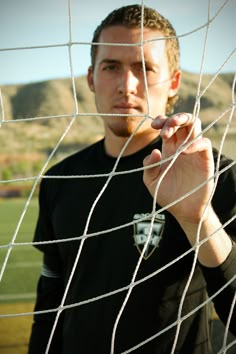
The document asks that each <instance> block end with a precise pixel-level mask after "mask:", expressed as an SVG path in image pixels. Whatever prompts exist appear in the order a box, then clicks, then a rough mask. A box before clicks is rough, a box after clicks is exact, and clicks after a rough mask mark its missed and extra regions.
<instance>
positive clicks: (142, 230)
mask: <svg viewBox="0 0 236 354" xmlns="http://www.w3.org/2000/svg"><path fill="white" fill-rule="evenodd" d="M133 220H134V221H135V223H134V242H135V246H136V247H137V249H138V251H139V252H140V254H141V253H142V251H143V248H144V246H145V245H146V242H147V241H148V245H147V246H146V251H145V253H144V259H145V260H146V259H148V258H149V257H150V256H151V255H152V253H153V252H154V251H155V249H156V248H157V247H158V245H159V242H160V240H161V237H162V234H163V230H164V225H165V215H164V214H157V215H156V216H155V220H154V223H153V224H152V223H151V217H150V215H149V217H148V215H146V214H135V215H134V217H133ZM139 220H140V221H139ZM150 229H151V230H150ZM150 233H151V234H150ZM148 238H149V240H148Z"/></svg>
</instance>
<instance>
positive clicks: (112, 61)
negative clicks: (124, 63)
mask: <svg viewBox="0 0 236 354" xmlns="http://www.w3.org/2000/svg"><path fill="white" fill-rule="evenodd" d="M115 63H118V64H119V63H121V61H120V60H117V59H108V58H105V59H102V60H101V61H100V63H99V64H115Z"/></svg>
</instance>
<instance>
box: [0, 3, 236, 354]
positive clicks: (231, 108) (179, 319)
mask: <svg viewBox="0 0 236 354" xmlns="http://www.w3.org/2000/svg"><path fill="white" fill-rule="evenodd" d="M228 2H229V0H226V1H225V2H223V4H222V6H221V7H220V8H219V10H218V11H217V13H215V15H214V16H211V1H209V2H208V5H209V7H208V21H207V23H204V24H203V25H202V26H200V27H198V28H196V29H194V30H193V31H191V32H188V33H184V34H182V35H181V36H182V37H183V36H190V35H191V34H192V33H194V32H197V31H199V30H202V29H204V31H205V41H204V48H203V53H202V66H201V70H200V74H199V81H198V90H197V94H196V98H195V105H194V109H193V115H194V117H197V116H199V115H200V109H201V99H202V97H203V96H204V95H205V93H206V92H207V90H208V89H209V88H210V86H211V85H212V84H213V82H214V81H215V79H216V78H217V77H218V75H219V74H220V73H221V71H222V69H223V68H224V66H225V64H226V63H227V62H228V61H230V60H231V59H232V57H233V56H234V55H235V52H236V48H233V49H232V51H231V53H230V54H229V55H228V56H227V57H226V58H225V61H224V62H223V63H222V65H221V66H220V67H219V69H218V71H217V72H216V73H215V75H214V76H213V78H212V79H211V80H210V82H209V83H208V85H207V86H206V87H204V88H202V75H203V72H202V69H203V64H204V59H205V53H206V50H207V44H208V32H209V28H210V26H211V24H212V23H213V22H214V21H215V20H216V19H217V17H218V16H220V14H221V12H222V11H223V8H224V7H225V6H227V3H228ZM141 5H142V6H144V5H145V4H144V2H143V1H142V2H141ZM68 23H69V26H68V27H69V28H68V42H66V43H58V44H54V45H47V46H30V47H14V48H2V49H0V51H21V50H34V49H39V48H45V49H46V48H52V47H67V49H68V61H69V66H70V73H71V85H72V90H73V98H74V112H73V114H72V115H65V114H62V115H52V116H41V117H30V118H24V119H17V120H8V118H7V116H6V115H5V110H4V100H3V96H2V92H1V91H0V109H1V121H0V127H1V129H4V126H6V125H8V124H21V123H22V122H26V121H28V122H35V121H37V120H50V119H60V118H64V117H67V118H70V121H69V124H68V125H67V127H66V129H65V130H64V131H63V134H62V135H61V137H60V138H59V139H58V141H57V143H56V145H55V146H54V148H53V150H52V152H51V153H50V155H49V156H48V158H47V160H46V162H45V163H44V165H43V167H42V168H41V170H40V172H39V174H38V175H36V176H29V177H27V178H19V179H8V180H1V181H0V183H1V184H6V183H8V184H9V183H15V182H20V181H33V187H32V189H31V192H30V194H29V196H28V198H27V200H26V203H25V206H24V209H23V211H22V213H21V215H20V217H19V220H18V222H17V225H16V228H15V231H14V233H13V235H12V238H11V240H10V242H9V243H7V244H3V245H1V246H0V248H1V249H6V254H5V258H4V260H3V263H2V265H1V270H0V281H1V280H2V278H3V275H4V273H5V270H6V268H7V267H8V262H9V257H10V255H11V252H12V250H13V249H14V248H16V247H23V246H27V247H31V246H32V245H36V244H38V245H39V244H42V243H44V244H53V243H59V242H60V243H66V242H73V241H75V240H80V246H79V249H78V252H77V256H76V259H75V262H74V265H73V268H72V271H71V274H70V277H69V280H68V283H67V285H66V287H65V292H64V295H63V298H62V301H61V304H60V306H59V307H58V308H54V309H49V310H45V311H38V312H37V314H44V313H49V312H55V313H56V318H55V322H54V326H53V328H52V332H51V335H50V339H49V342H48V346H47V349H46V353H48V352H49V349H50V345H51V341H52V338H53V335H54V332H55V329H56V326H57V323H58V320H59V317H60V315H61V313H62V312H63V311H65V310H66V309H69V308H72V307H77V306H83V305H85V304H89V303H92V302H95V301H99V300H101V299H103V298H107V297H110V296H112V295H114V294H116V293H119V292H126V296H125V299H124V301H123V304H122V306H121V308H120V311H119V313H118V316H117V318H116V321H115V323H114V327H113V333H112V338H111V351H110V352H111V354H113V353H114V352H115V341H116V331H117V327H118V325H119V321H120V319H121V317H122V314H123V311H124V309H125V306H126V304H127V302H128V300H129V297H130V295H131V293H132V290H133V288H134V287H135V286H138V285H139V284H140V283H143V282H145V281H147V280H148V279H150V278H152V277H154V276H156V275H157V274H158V273H160V272H162V271H164V270H165V269H167V268H168V267H170V266H171V265H173V264H174V263H175V262H178V261H179V260H180V259H182V258H183V257H185V256H186V255H187V254H188V253H191V252H194V259H193V263H192V268H191V271H190V274H189V278H188V281H187V284H186V286H185V289H184V292H183V294H182V297H181V301H180V304H179V309H178V316H177V318H176V321H174V322H173V323H172V324H171V325H169V326H168V327H166V328H165V329H163V330H162V331H160V332H158V333H156V334H155V335H154V336H151V337H150V338H147V339H146V340H145V341H143V342H140V343H138V344H137V345H136V346H135V347H133V348H130V349H128V350H127V351H125V353H131V352H132V351H133V350H135V349H137V348H139V347H141V346H142V345H144V344H145V343H147V342H149V341H151V340H153V339H154V338H156V337H158V336H160V335H161V334H163V333H164V332H166V331H168V330H169V329H170V328H172V327H176V332H175V340H174V343H173V347H172V351H171V353H174V352H175V348H176V344H177V340H178V335H179V331H180V328H181V324H182V322H183V321H184V320H185V319H186V318H188V317H189V316H191V315H192V314H193V313H194V312H196V311H198V310H199V309H200V308H201V307H203V306H205V305H206V304H207V303H208V302H210V301H212V300H213V298H214V297H215V296H217V295H218V294H219V293H220V292H221V291H223V290H224V288H225V287H227V286H228V285H229V284H230V283H231V282H233V281H234V280H235V278H236V275H235V276H234V277H233V278H232V279H231V280H230V281H229V282H228V283H227V284H226V285H225V286H224V287H223V288H221V289H219V291H218V292H217V293H215V294H214V295H213V296H211V297H209V298H208V299H207V300H206V301H205V302H203V303H202V304H201V305H199V306H198V307H196V308H195V309H194V311H191V312H189V313H188V314H187V315H183V314H182V309H183V304H184V301H185V296H186V293H187V290H188V287H189V284H190V282H191V279H192V276H193V273H194V270H195V266H196V262H197V257H198V251H199V247H200V246H201V245H202V243H204V242H207V240H208V239H209V238H210V237H212V236H213V235H214V234H215V233H217V232H218V230H215V232H214V233H213V234H212V235H209V236H208V238H206V239H205V240H204V241H199V233H200V229H201V222H200V223H199V228H198V234H197V235H196V243H195V245H194V246H193V247H192V248H191V249H189V250H188V251H187V252H186V253H184V254H182V255H181V256H180V257H179V258H177V259H175V260H174V261H172V262H170V263H168V264H166V265H165V266H164V267H162V268H160V269H157V270H156V271H155V272H153V273H151V274H149V275H148V276H146V277H144V278H142V279H138V280H137V273H138V271H139V268H140V264H141V262H142V260H143V258H144V255H145V251H146V248H147V246H148V243H149V240H150V237H151V234H152V227H153V223H154V219H155V216H156V215H157V214H160V213H161V212H163V211H164V210H166V209H167V208H169V207H170V206H171V205H172V204H174V203H178V202H179V201H180V200H181V199H183V198H186V197H187V196H189V195H191V193H194V192H195V191H196V190H197V189H198V188H201V187H202V185H199V186H198V187H197V188H196V189H195V190H192V191H191V192H190V193H188V194H187V195H184V196H182V197H181V199H179V200H176V201H175V202H174V203H172V204H171V205H167V206H166V207H165V208H162V209H159V210H156V204H155V202H154V203H153V209H152V211H151V213H150V215H149V216H148V217H149V218H150V217H151V227H150V230H149V235H148V237H147V240H146V242H145V245H144V248H143V250H142V252H141V254H140V257H139V260H138V262H137V264H136V267H135V270H134V272H133V276H132V279H131V281H130V284H128V285H127V286H125V287H123V288H119V289H116V290H114V291H111V292H109V293H105V294H103V295H100V296H96V297H94V298H90V299H87V300H84V301H81V302H78V303H73V304H69V305H65V300H66V297H67V294H68V291H69V289H70V285H71V282H72V279H73V277H74V275H75V271H76V270H78V269H79V261H80V257H81V254H82V252H83V247H84V244H85V242H86V240H87V239H89V238H92V237H98V236H99V237H102V236H103V235H105V234H106V233H109V232H112V231H116V230H117V229H122V228H125V227H127V226H131V225H135V223H137V221H130V222H129V223H127V224H123V225H119V226H118V227H114V228H112V229H106V230H102V231H100V232H99V233H89V231H88V229H89V225H90V220H91V217H92V215H93V212H94V210H95V208H96V206H97V203H98V201H99V200H100V198H101V196H102V195H103V193H104V191H105V190H106V188H107V186H108V185H109V183H110V181H111V180H112V178H114V176H117V175H120V174H125V173H135V172H137V171H138V170H140V169H135V170H129V171H122V172H117V167H118V165H119V161H120V159H121V157H122V156H123V153H124V151H125V149H126V147H127V145H128V144H129V142H130V141H131V139H132V138H133V135H134V134H135V132H136V131H137V130H138V129H139V128H140V126H141V125H142V124H143V123H144V122H145V121H146V120H147V119H152V118H153V117H150V115H149V98H148V89H147V83H146V94H147V106H148V113H147V114H146V115H144V116H143V120H142V122H141V123H140V124H139V126H138V127H137V129H136V131H135V132H134V133H133V134H132V136H131V137H130V138H129V140H128V141H127V143H126V145H125V146H124V147H123V148H122V150H121V152H120V154H119V156H118V158H117V159H116V163H115V165H114V167H113V169H112V171H111V172H110V173H108V174H97V175H76V176H75V175H72V176H50V177H49V176H44V173H45V171H46V170H47V168H48V166H49V163H50V161H51V160H52V158H53V156H54V155H55V153H56V152H57V150H58V148H59V146H60V145H61V144H62V142H63V140H64V138H65V137H66V136H67V134H68V132H69V131H70V129H71V128H72V126H73V124H74V122H75V120H76V119H78V118H80V117H84V116H87V115H89V116H97V115H98V114H97V113H91V112H88V113H81V112H80V107H79V106H78V99H77V94H76V83H75V76H74V70H73V59H72V47H73V46H79V45H82V44H86V45H91V43H87V42H86V43H85V42H73V41H72V16H71V4H70V1H68ZM181 36H179V37H181ZM143 44H144V42H143V38H141V41H140V43H138V45H140V47H141V49H142V46H143ZM103 45H111V44H108V43H103ZM118 45H120V46H124V45H127V44H124V43H120V44H118ZM142 60H143V62H144V58H143V52H142ZM235 86H236V77H235V78H234V81H233V85H232V97H231V104H230V105H229V106H228V107H227V109H225V110H224V111H223V112H221V114H219V115H218V116H217V117H215V118H214V119H213V120H212V121H211V122H210V123H209V124H208V125H207V126H206V127H205V128H204V129H203V134H204V133H206V132H208V131H209V130H210V129H211V128H212V127H214V125H215V124H216V123H217V122H218V121H219V120H220V119H222V117H225V116H227V122H226V124H225V129H224V133H223V135H222V138H221V143H220V147H219V152H220V153H221V152H222V150H223V146H224V142H225V140H226V138H227V134H228V131H229V129H230V126H231V122H232V119H233V114H234V111H235ZM102 115H108V114H99V116H102ZM111 116H112V115H111ZM197 138H198V137H196V139H197ZM187 146H188V144H182V145H181V146H180V148H179V149H178V150H177V151H176V153H175V155H173V156H172V157H171V163H170V164H169V167H168V169H169V168H171V166H172V165H173V164H174V163H175V161H176V159H177V157H178V156H179V154H181V152H182V151H183V150H184V149H186V147H187ZM163 162H165V161H163ZM234 164H235V162H232V163H231V164H230V165H229V166H227V167H225V168H224V169H222V170H219V160H218V161H217V166H216V170H215V175H214V176H213V177H212V178H214V183H215V187H216V185H217V182H218V178H219V176H220V175H221V174H222V173H224V172H225V171H226V170H227V169H229V168H230V167H232V165H234ZM167 172H168V170H167V171H166V173H167ZM99 177H107V179H106V182H105V184H104V185H103V188H102V189H101V191H100V192H99V194H98V195H97V197H96V199H95V200H94V203H93V205H92V207H91V209H90V212H89V215H88V217H87V222H86V225H85V228H84V232H83V234H82V235H77V236H70V235H67V236H66V237H65V238H64V239H61V240H56V241H55V240H52V241H47V242H35V243H34V242H17V236H18V234H19V230H20V227H21V225H22V222H23V220H24V218H25V215H26V212H27V210H28V208H29V206H30V203H31V201H32V198H33V195H34V193H35V190H36V188H37V187H38V185H39V183H40V181H41V180H42V179H43V178H66V179H69V178H70V179H79V178H99ZM163 178H164V175H163V177H162V179H163ZM207 182H208V181H205V182H204V183H207ZM161 183H162V180H161V181H160V182H159V184H158V185H157V187H156V191H155V193H156V194H157V193H158V189H159V187H160V184H161ZM154 199H155V198H154ZM210 202H211V200H209V203H208V205H209V204H210ZM203 217H204V215H203V216H202V219H203ZM146 218H147V216H145V217H143V218H141V219H139V222H140V221H142V220H145V219H146ZM235 218H236V215H234V216H233V217H232V218H231V219H230V220H228V221H227V222H226V223H225V224H224V225H223V228H224V227H226V226H227V225H228V224H229V223H230V222H232V221H233V220H234V219H235ZM235 302H236V294H235V297H234V300H233V302H232V306H231V310H230V313H229V316H228V321H227V324H226V327H225V332H224V342H223V345H222V348H221V351H220V352H221V353H226V352H227V350H228V349H230V348H231V347H232V346H233V345H234V344H235V343H236V340H232V341H231V342H230V343H228V342H227V338H228V331H229V324H230V319H231V316H232V313H233V309H234V306H235ZM144 306H145V304H144ZM33 314H35V313H34V312H25V313H14V314H12V313H11V314H3V315H2V314H0V318H10V317H19V316H31V315H33Z"/></svg>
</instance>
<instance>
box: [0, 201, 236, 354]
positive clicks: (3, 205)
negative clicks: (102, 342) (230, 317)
mask: <svg viewBox="0 0 236 354" xmlns="http://www.w3.org/2000/svg"><path fill="white" fill-rule="evenodd" d="M25 202H26V200H23V199H12V200H11V199H8V200H0V225H1V226H0V266H1V268H2V264H3V263H4V260H5V259H6V256H7V252H8V250H9V249H11V251H10V255H9V258H8V259H7V265H6V268H5V270H4V272H3V277H2V280H1V282H0V316H1V317H0V354H27V348H28V341H29V336H30V330H31V325H32V320H33V316H32V315H27V313H31V312H32V311H33V306H34V301H35V292H36V286H37V280H38V276H39V273H40V268H41V254H40V252H38V251H37V250H35V249H34V247H33V246H32V245H24V246H20V245H18V246H13V247H12V248H11V247H10V248H9V247H6V246H8V245H10V244H11V241H12V238H13V235H14V234H15V230H16V228H17V224H18V222H19V219H20V216H21V214H22V212H23V210H24V206H25ZM37 212H38V208H37V200H35V199H34V200H32V202H31V203H30V206H29V208H28V209H27V212H26V214H25V217H24V218H23V221H22V224H21V226H20V228H19V232H18V233H17V236H16V239H15V243H22V242H31V241H32V237H33V232H34V228H35V223H36V219H37ZM6 314H15V315H14V316H11V317H4V315H6ZM17 314H24V315H21V316H18V315H17ZM214 322H215V326H214V331H213V343H214V351H213V352H214V353H218V351H219V348H221V345H222V340H223V339H222V338H223V337H222V336H223V333H224V328H223V327H222V325H221V324H220V321H217V317H216V321H214ZM231 340H233V339H231ZM234 348H235V347H234ZM234 348H232V350H231V349H230V350H229V351H228V352H229V354H231V353H232V354H233V353H235V351H234V350H235V349H234ZM228 352H227V353H228Z"/></svg>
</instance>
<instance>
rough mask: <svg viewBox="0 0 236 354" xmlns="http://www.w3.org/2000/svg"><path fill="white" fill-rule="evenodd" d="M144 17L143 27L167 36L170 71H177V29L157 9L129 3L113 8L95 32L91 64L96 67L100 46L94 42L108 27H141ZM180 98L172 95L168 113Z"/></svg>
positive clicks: (178, 59) (167, 109)
mask: <svg viewBox="0 0 236 354" xmlns="http://www.w3.org/2000/svg"><path fill="white" fill-rule="evenodd" d="M142 19H143V27H145V28H151V29H155V30H158V31H160V32H161V33H162V34H163V36H164V37H167V38H166V54H167V59H168V65H169V72H170V75H171V76H172V75H173V74H174V72H175V71H177V70H179V66H180V50H179V41H178V38H177V36H176V32H175V29H174V28H173V26H172V25H171V23H170V22H169V20H167V19H166V18H165V17H164V16H162V15H161V14H160V13H158V12H157V11H156V10H154V9H152V8H149V7H146V6H143V7H142V6H141V5H137V4H135V5H128V6H123V7H120V8H118V9H115V10H113V11H112V12H111V13H110V14H108V16H107V17H106V18H105V19H104V20H103V21H102V22H101V23H100V25H98V27H97V28H96V30H95V31H94V34H93V39H92V46H91V65H92V68H94V65H95V60H96V54H97V49H98V46H97V45H96V44H93V43H99V37H100V34H101V32H102V30H104V29H105V28H107V27H111V26H125V27H127V28H141V25H142ZM177 100H178V96H177V95H175V96H173V97H170V98H169V99H168V102H167V106H166V113H167V114H171V113H172V112H173V109H174V105H175V103H176V102H177Z"/></svg>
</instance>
